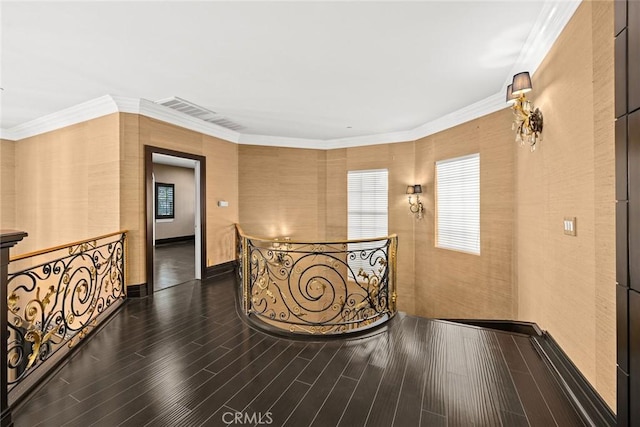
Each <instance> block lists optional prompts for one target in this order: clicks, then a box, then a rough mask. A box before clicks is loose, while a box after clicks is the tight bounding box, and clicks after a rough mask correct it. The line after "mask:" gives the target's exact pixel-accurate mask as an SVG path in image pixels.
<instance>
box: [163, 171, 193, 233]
mask: <svg viewBox="0 0 640 427" xmlns="http://www.w3.org/2000/svg"><path fill="white" fill-rule="evenodd" d="M153 174H154V176H155V179H156V183H163V184H173V185H174V204H175V211H174V218H173V219H170V220H155V221H156V236H155V238H156V240H157V239H167V238H170V237H184V236H193V233H194V223H195V217H196V212H195V207H196V183H195V171H194V169H189V168H181V167H177V166H169V165H161V164H154V165H153Z"/></svg>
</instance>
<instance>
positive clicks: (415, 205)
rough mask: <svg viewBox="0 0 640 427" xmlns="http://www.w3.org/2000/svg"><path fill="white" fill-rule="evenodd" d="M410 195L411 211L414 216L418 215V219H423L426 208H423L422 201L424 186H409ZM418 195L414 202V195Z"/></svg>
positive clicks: (408, 192)
mask: <svg viewBox="0 0 640 427" xmlns="http://www.w3.org/2000/svg"><path fill="white" fill-rule="evenodd" d="M406 194H408V195H409V211H411V213H412V214H415V215H416V218H418V219H422V212H423V211H424V206H422V202H421V201H420V194H422V185H420V184H415V185H409V186H407V193H406ZM414 194H415V195H416V201H415V202H414V201H413V195H414Z"/></svg>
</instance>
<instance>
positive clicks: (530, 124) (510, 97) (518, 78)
mask: <svg viewBox="0 0 640 427" xmlns="http://www.w3.org/2000/svg"><path fill="white" fill-rule="evenodd" d="M532 88H533V85H532V84H531V76H530V75H529V72H528V71H524V72H522V73H518V74H516V75H514V76H513V82H512V83H511V84H510V85H509V86H507V99H506V100H507V103H509V104H513V107H511V108H513V115H514V119H513V125H512V126H511V129H512V130H515V131H516V142H519V143H520V145H524V144H525V143H526V144H529V147H530V149H531V151H534V150H535V149H536V143H537V142H538V141H539V140H541V139H542V136H541V134H542V123H543V120H542V112H541V111H540V109H538V108H536V109H535V110H534V107H533V103H532V102H531V101H529V100H527V97H526V96H525V93H527V92H529V91H531V89H532Z"/></svg>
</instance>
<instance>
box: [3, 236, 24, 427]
mask: <svg viewBox="0 0 640 427" xmlns="http://www.w3.org/2000/svg"><path fill="white" fill-rule="evenodd" d="M26 236H27V233H25V232H24V231H14V230H0V289H1V291H0V300H1V301H0V311H1V313H0V326H1V327H2V331H1V333H0V340H1V341H2V344H1V345H0V347H1V349H0V352H1V356H0V367H1V370H2V372H1V373H0V377H1V378H2V379H1V380H0V387H1V390H0V391H1V393H0V394H1V395H2V396H0V410H1V412H0V427H10V426H12V425H13V421H12V420H11V408H10V407H9V396H8V395H9V379H8V369H7V366H8V365H7V361H8V354H9V350H8V348H7V346H8V341H9V324H8V323H9V316H8V314H7V312H8V310H9V307H8V304H7V296H8V295H7V294H8V288H7V284H8V282H9V249H10V248H12V247H13V246H15V245H16V244H17V243H18V242H20V241H21V240H22V239H24V238H25V237H26Z"/></svg>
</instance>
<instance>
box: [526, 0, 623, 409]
mask: <svg viewBox="0 0 640 427" xmlns="http://www.w3.org/2000/svg"><path fill="white" fill-rule="evenodd" d="M612 6H613V4H612V2H584V3H582V5H581V6H580V7H579V8H578V10H577V11H576V13H575V15H574V16H573V18H572V19H571V21H570V22H569V24H568V25H567V27H566V28H565V29H564V31H563V33H562V34H561V35H560V37H559V38H558V40H557V41H556V43H555V45H554V47H553V48H552V50H551V51H550V52H549V54H548V55H547V57H546V58H545V60H544V61H543V63H542V64H541V66H540V68H539V69H538V71H537V72H536V74H535V76H534V80H533V85H534V90H533V92H532V93H531V95H532V96H531V97H532V98H533V100H534V101H535V104H536V106H538V107H540V109H541V110H542V112H543V113H544V114H545V128H544V132H543V135H544V139H543V141H542V142H541V143H540V147H539V148H538V149H537V150H536V152H535V153H529V152H528V150H526V149H522V150H518V151H517V165H518V167H517V178H516V181H517V194H518V197H517V201H516V211H517V222H518V238H517V242H518V243H517V271H518V275H517V277H518V289H519V298H518V301H519V312H518V317H519V318H520V319H522V320H531V321H535V322H537V323H538V324H539V325H540V326H541V327H542V328H544V329H546V330H548V331H549V332H550V333H551V335H553V337H554V338H555V339H556V340H557V341H558V343H559V344H560V346H561V347H562V348H563V349H564V351H565V352H566V353H567V354H568V355H569V357H571V359H572V360H573V362H574V363H575V364H576V365H577V366H578V368H580V370H581V371H582V373H583V374H584V375H585V376H586V377H587V379H588V380H589V381H590V382H591V383H592V385H594V387H595V388H596V389H597V390H598V392H600V394H601V395H602V396H603V398H604V399H605V400H606V401H607V403H608V404H609V405H610V406H611V407H612V408H615V333H614V331H615V299H614V298H615V271H614V269H615V248H614V236H615V231H614V227H615V222H614V178H613V176H614V175H613V173H614V162H613V160H614V158H613V148H614V138H613V86H612V84H613V56H612V55H613V38H612V36H611V35H612V34H613V29H612V25H613V7H612ZM565 216H575V217H577V236H576V237H571V236H566V235H564V234H563V227H562V224H563V218H564V217H565Z"/></svg>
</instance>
